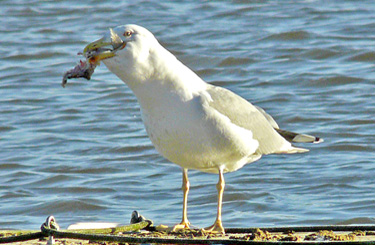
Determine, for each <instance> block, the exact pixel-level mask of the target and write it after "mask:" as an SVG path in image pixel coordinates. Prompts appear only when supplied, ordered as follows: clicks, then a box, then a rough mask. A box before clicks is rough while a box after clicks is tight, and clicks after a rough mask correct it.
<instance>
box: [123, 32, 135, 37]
mask: <svg viewBox="0 0 375 245" xmlns="http://www.w3.org/2000/svg"><path fill="white" fill-rule="evenodd" d="M132 34H133V32H132V31H126V32H125V33H124V36H125V37H130V36H131V35H132Z"/></svg>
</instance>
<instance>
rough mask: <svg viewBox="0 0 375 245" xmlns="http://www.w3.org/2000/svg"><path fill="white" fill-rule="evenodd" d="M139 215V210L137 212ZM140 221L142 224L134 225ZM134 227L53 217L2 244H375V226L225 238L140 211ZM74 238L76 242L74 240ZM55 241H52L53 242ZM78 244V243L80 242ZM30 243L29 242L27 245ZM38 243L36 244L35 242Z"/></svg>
mask: <svg viewBox="0 0 375 245" xmlns="http://www.w3.org/2000/svg"><path fill="white" fill-rule="evenodd" d="M135 212H136V211H135ZM136 218H139V222H138V223H134V222H135V219H136ZM132 222H133V223H132V224H130V225H126V226H119V227H114V228H105V229H79V230H59V225H58V224H57V222H56V221H55V219H54V217H53V216H49V217H48V218H47V220H46V222H45V223H43V224H42V227H41V231H9V230H8V231H1V230H0V243H12V242H21V241H29V240H35V239H42V238H46V237H49V241H48V242H47V244H53V243H54V238H56V239H58V240H57V241H56V243H58V242H61V244H65V243H66V242H67V239H68V240H69V241H68V242H69V243H70V244H82V241H85V240H86V241H90V244H96V242H97V244H103V242H112V243H156V244H262V245H265V244H314V245H315V244H351V245H354V244H374V245H375V226H373V225H371V226H311V227H307V226H306V227H304V226H302V227H301V226H300V227H271V228H229V229H226V230H225V235H224V234H221V233H213V232H206V231H204V230H203V229H192V230H187V229H182V230H179V231H170V230H160V229H159V227H158V226H156V227H155V226H152V221H150V220H147V219H145V218H144V217H143V216H141V215H139V214H138V212H136V213H134V212H133V214H132ZM71 239H74V240H71ZM51 241H52V242H51ZM76 242H77V243H76ZM25 244H28V243H25ZM33 244H35V241H34V243H33Z"/></svg>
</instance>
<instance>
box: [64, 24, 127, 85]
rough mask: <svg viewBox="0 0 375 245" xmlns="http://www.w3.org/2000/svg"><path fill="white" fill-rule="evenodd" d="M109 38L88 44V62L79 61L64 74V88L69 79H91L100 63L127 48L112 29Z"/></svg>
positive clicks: (85, 52)
mask: <svg viewBox="0 0 375 245" xmlns="http://www.w3.org/2000/svg"><path fill="white" fill-rule="evenodd" d="M109 31H110V35H109V37H107V36H105V37H103V38H101V39H99V40H96V41H94V42H92V43H90V44H88V45H87V46H86V47H85V49H84V50H83V53H78V54H79V55H83V56H84V57H85V58H86V60H85V61H81V60H80V61H79V63H78V64H77V65H76V66H75V67H74V68H73V69H71V70H69V71H67V72H65V73H64V77H63V80H62V86H63V87H64V88H65V85H66V83H67V82H68V79H71V78H80V77H83V78H86V79H87V80H90V79H91V75H92V74H93V73H94V71H95V68H96V66H97V65H100V61H101V60H104V59H108V58H111V57H113V56H115V55H116V51H117V50H120V49H123V48H125V46H126V43H125V42H124V41H122V40H121V38H120V37H119V36H118V35H117V34H116V33H115V32H114V31H113V30H112V29H111V28H110V29H109Z"/></svg>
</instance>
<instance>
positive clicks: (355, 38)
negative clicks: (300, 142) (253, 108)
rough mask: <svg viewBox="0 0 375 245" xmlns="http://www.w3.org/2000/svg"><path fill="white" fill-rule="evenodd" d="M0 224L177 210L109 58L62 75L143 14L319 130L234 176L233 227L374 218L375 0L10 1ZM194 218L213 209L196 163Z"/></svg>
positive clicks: (155, 28) (211, 191)
mask: <svg viewBox="0 0 375 245" xmlns="http://www.w3.org/2000/svg"><path fill="white" fill-rule="evenodd" d="M1 5H2V7H1V9H0V16H1V17H0V33H1V43H0V57H1V58H0V59H1V62H0V149H1V150H0V200H1V201H0V228H17V229H38V228H39V226H40V224H41V223H42V222H44V219H45V218H46V216H48V215H50V214H53V215H54V216H55V217H56V219H57V221H58V223H59V224H60V225H61V226H62V227H66V226H67V225H68V224H71V223H74V222H79V221H112V222H122V223H128V221H129V219H130V214H131V212H132V211H133V210H138V211H139V212H140V213H141V214H143V215H145V216H146V217H148V218H151V219H153V220H154V221H155V223H157V224H160V223H164V224H174V223H177V222H179V221H180V218H181V208H182V207H181V205H182V193H181V190H180V186H181V171H180V169H179V167H177V166H176V165H173V164H170V163H169V162H168V161H167V160H165V159H163V158H162V157H160V156H159V155H158V154H157V152H156V151H155V150H154V148H153V146H152V144H151V143H150V141H149V139H148V138H147V136H146V132H145V130H144V128H143V124H142V122H141V119H140V114H139V106H138V104H137V102H136V99H135V97H134V96H133V94H132V93H131V91H130V90H129V89H128V88H127V87H126V85H124V84H123V83H122V82H121V81H119V79H118V78H116V77H115V76H114V75H113V74H111V73H110V72H109V71H108V70H107V69H106V68H105V66H104V65H102V66H100V67H99V68H97V69H96V71H95V74H94V75H93V78H92V80H91V81H86V80H84V79H80V80H70V81H69V83H68V85H67V87H66V88H65V89H63V88H62V87H61V85H60V83H61V79H62V74H63V73H64V72H65V71H66V70H68V69H71V68H72V67H73V66H74V65H75V64H76V62H78V60H79V58H80V57H79V56H76V53H77V52H79V51H81V50H82V49H83V47H84V46H85V45H86V44H87V43H88V42H91V41H93V40H95V39H97V38H99V37H101V35H102V34H103V33H104V32H105V31H106V30H107V28H108V27H114V26H117V25H120V24H126V23H136V24H139V25H142V26H145V27H147V28H148V29H149V30H151V31H152V32H153V33H154V34H155V35H156V37H157V38H158V39H159V40H160V42H161V43H162V44H163V45H164V46H165V47H167V48H168V49H169V50H170V51H171V52H173V53H174V54H175V55H176V56H177V57H178V58H179V59H180V60H182V61H183V62H184V63H185V64H187V65H188V66H189V67H191V68H192V69H193V70H194V71H196V72H197V73H198V74H199V75H200V76H201V77H203V78H204V79H205V80H206V81H208V82H210V83H212V84H216V85H220V86H223V87H226V88H229V89H231V90H233V91H234V92H236V93H238V94H240V95H241V96H243V97H244V98H246V99H247V100H249V101H251V102H252V103H254V104H256V105H259V106H261V107H263V108H264V109H266V110H267V111H268V112H269V113H270V114H272V115H273V116H274V118H275V119H276V120H277V121H278V122H279V124H280V125H281V126H282V127H283V128H285V129H289V130H294V131H299V132H305V133H309V134H314V135H318V136H320V137H323V138H324V139H325V142H324V143H323V144H319V145H311V146H310V145H309V146H306V147H309V148H310V149H311V151H310V152H309V153H307V154H300V155H272V156H266V157H263V158H262V159H261V160H259V161H258V162H256V163H253V164H250V165H247V166H245V167H244V168H243V169H241V170H240V171H237V172H234V173H229V174H226V176H225V177H226V182H227V186H226V191H225V194H224V210H223V219H224V220H223V221H224V225H225V226H226V227H249V226H282V225H325V224H354V223H355V224H358V223H359V224H364V223H366V224H367V223H371V224H374V223H375V219H374V213H375V198H374V193H375V178H374V174H375V167H374V160H375V157H374V153H373V152H374V144H373V142H374V139H375V138H374V135H375V130H374V111H375V110H374V109H375V102H374V101H375V98H374V82H373V77H374V61H375V51H374V45H373V44H374V40H375V39H374V38H375V34H374V33H375V21H374V20H375V3H374V2H373V1H361V2H360V3H359V2H358V1H355V0H353V1H349V0H346V1H343V0H335V1H329V2H327V1H323V0H321V1H319V0H317V1H313V0H311V1H307V0H306V1H272V0H269V1H232V2H229V1H196V2H193V1H191V2H190V1H177V2H175V1H163V2H159V1H147V0H144V1H128V2H126V1H123V2H119V1H117V2H111V3H109V2H103V1H94V0H93V1H87V2H77V1H14V0H12V1H8V0H3V1H1ZM190 181H191V184H192V188H191V192H190V195H189V210H188V211H189V218H190V220H191V221H192V223H193V224H195V225H197V226H207V225H210V224H211V223H212V222H213V221H214V217H215V215H216V189H215V184H216V182H217V176H216V175H210V174H204V173H200V172H196V171H190Z"/></svg>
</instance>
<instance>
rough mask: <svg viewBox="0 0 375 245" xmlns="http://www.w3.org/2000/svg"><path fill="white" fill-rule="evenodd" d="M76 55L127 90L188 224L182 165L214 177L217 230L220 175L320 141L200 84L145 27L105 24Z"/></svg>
mask: <svg viewBox="0 0 375 245" xmlns="http://www.w3.org/2000/svg"><path fill="white" fill-rule="evenodd" d="M83 55H84V56H85V57H86V59H87V60H88V62H89V63H90V64H92V65H93V66H95V65H96V64H99V63H100V61H102V62H103V63H104V64H105V65H106V67H107V68H108V69H109V70H110V71H111V72H112V73H114V74H115V75H117V76H118V77H119V78H120V79H121V80H122V81H123V82H124V83H126V84H127V86H128V87H129V88H130V89H131V90H132V91H133V93H134V94H135V96H136V98H137V101H138V103H139V104H140V110H141V116H142V121H143V123H144V126H145V128H146V131H147V134H148V136H149V138H150V139H151V141H152V143H153V145H154V146H155V148H156V150H157V151H158V152H159V153H160V154H161V155H162V156H164V157H165V158H166V159H168V160H169V161H171V162H173V163H175V164H177V165H179V166H180V167H181V168H182V190H183V209H182V221H181V222H180V223H179V224H177V225H176V226H174V229H184V228H186V229H189V228H190V226H191V224H190V222H189V220H188V217H187V197H188V192H189V189H190V182H189V179H188V170H189V169H195V170H199V171H202V172H207V173H214V174H218V175H219V180H218V183H217V185H216V188H217V191H218V202H217V216H216V220H215V222H214V224H213V225H212V226H209V227H207V228H205V230H206V231H211V232H218V233H223V234H224V233H225V229H224V227H223V224H222V215H221V213H222V203H223V193H224V187H225V181H224V173H227V172H232V171H236V170H238V169H240V168H242V167H243V166H244V165H245V164H247V163H251V162H254V161H256V160H258V159H260V158H261V156H262V155H267V154H292V153H303V152H307V151H308V150H307V149H304V148H299V147H295V146H293V145H292V142H302V143H319V142H322V141H323V140H322V139H320V138H318V137H315V136H310V135H306V134H298V133H293V132H289V131H285V130H282V129H280V128H279V126H278V124H277V123H276V121H275V120H274V119H273V118H272V117H271V116H270V115H269V114H268V113H266V112H265V111H264V110H263V109H262V108H260V107H258V106H255V105H252V104H251V103H250V102H248V101H247V100H245V99H243V98H242V97H240V96H239V95H237V94H235V93H233V92H231V91H230V90H228V89H225V88H222V87H218V86H214V85H211V84H208V83H206V82H205V81H203V80H202V79H201V78H200V77H199V76H198V75H197V74H196V73H194V72H193V71H192V70H191V69H189V68H188V67H187V66H185V65H184V64H183V63H182V62H181V61H179V60H178V59H177V58H176V57H175V56H174V55H173V54H172V53H170V52H169V51H168V50H167V49H165V48H164V47H163V46H162V45H161V44H160V43H159V42H158V40H157V39H156V38H155V36H154V35H153V34H152V33H151V32H150V31H148V30H147V29H146V28H144V27H141V26H138V25H134V24H129V25H123V26H118V27H115V28H113V29H111V28H110V29H109V31H108V32H107V33H105V35H104V36H103V37H102V38H100V39H99V40H96V41H94V42H92V43H90V44H88V45H87V46H86V47H85V49H84V51H83Z"/></svg>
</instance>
